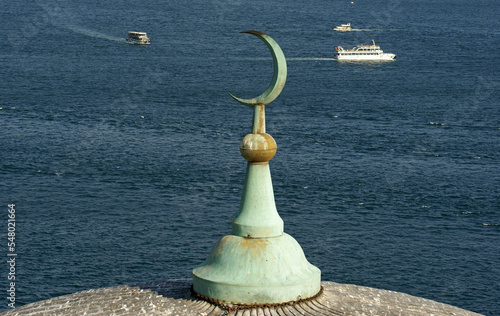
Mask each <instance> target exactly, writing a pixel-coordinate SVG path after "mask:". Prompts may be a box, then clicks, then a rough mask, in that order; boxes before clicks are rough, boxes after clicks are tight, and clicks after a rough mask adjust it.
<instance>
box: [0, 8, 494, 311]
mask: <svg viewBox="0 0 500 316" xmlns="http://www.w3.org/2000/svg"><path fill="white" fill-rule="evenodd" d="M498 15H499V6H498V4H497V3H496V1H494V0H477V1H465V0H453V1H452V0H439V1H428V0H423V1H422V0H419V1H416V0H410V1H400V0H392V1H391V0H389V1H381V0H377V1H367V0H354V1H352V2H351V1H335V2H332V1H323V0H321V1H315V2H304V1H298V0H288V1H272V2H268V1H241V0H240V1H225V0H213V1H199V0H195V1H191V2H189V3H186V2H185V1H167V2H166V1H160V2H158V1H149V0H146V1H132V0H128V1H126V0H116V1H107V2H102V1H93V0H82V1H78V2H74V1H73V2H72V3H67V2H66V1H57V0H48V1H41V0H34V1H29V0H26V1H19V2H13V3H9V5H8V6H4V8H2V10H1V12H0V18H1V21H2V39H3V40H2V41H1V44H0V47H1V49H0V74H1V78H2V82H1V84H0V95H1V99H0V108H1V109H0V120H1V124H0V132H1V136H0V149H1V151H0V175H1V177H0V192H1V194H0V201H1V205H0V208H2V209H3V211H2V212H1V213H0V214H3V215H0V216H2V217H3V218H2V222H3V223H4V227H3V228H0V233H1V236H2V239H3V245H4V246H3V248H2V249H4V253H3V254H0V255H1V256H3V257H4V263H3V264H2V265H0V272H1V274H0V282H1V283H2V288H5V289H8V288H9V284H10V283H9V282H10V281H9V280H8V276H9V264H8V263H7V262H6V261H7V260H8V259H9V257H8V255H9V254H13V253H15V254H16V255H17V257H16V260H17V261H16V266H15V278H16V279H15V299H16V300H15V306H21V305H23V304H27V303H31V302H35V301H38V300H43V299H47V298H50V297H54V296H59V295H64V294H70V293H74V292H77V291H82V290H86V289H91V288H100V287H107V286H113V285H122V284H128V283H133V282H139V281H152V280H165V279H174V278H189V277H190V274H191V270H192V269H193V268H194V267H196V266H197V265H199V264H201V262H202V261H203V260H204V259H205V258H206V257H207V256H208V254H209V251H210V249H211V247H212V246H213V244H214V243H215V242H216V241H217V240H218V239H219V238H220V237H221V236H223V235H225V234H228V233H230V227H231V220H232V219H233V218H234V217H235V215H236V212H237V210H238V206H239V201H240V197H241V193H242V187H243V179H244V173H245V163H246V162H245V160H244V159H243V158H242V157H241V156H240V154H239V151H238V144H239V142H240V141H241V139H242V138H243V137H244V136H245V135H246V134H247V133H249V132H250V131H251V122H252V110H251V109H250V108H248V107H246V106H243V105H241V104H238V103H236V102H235V101H234V100H233V99H231V98H230V96H229V95H228V94H227V92H228V91H230V92H231V93H233V94H235V95H237V96H239V97H243V98H251V97H254V96H257V95H259V94H260V93H262V92H263V91H264V90H265V89H266V88H267V85H268V84H269V82H270V80H271V77H272V69H273V68H272V67H273V64H272V59H271V56H270V53H269V51H268V49H267V47H266V46H265V45H264V43H262V42H261V41H260V40H259V39H258V38H256V37H255V36H252V35H249V34H240V33H239V32H240V31H244V30H248V29H255V30H259V31H262V32H265V33H268V34H269V35H270V36H271V37H273V38H274V39H275V40H276V41H277V42H278V43H279V45H280V46H281V48H282V50H283V52H284V54H285V56H286V57H287V60H288V79H287V83H286V86H285V88H284V90H283V92H282V93H281V95H280V96H279V98H277V99H276V100H275V101H274V102H272V103H271V104H269V105H268V106H267V107H266V114H267V115H266V120H267V121H266V123H267V132H268V133H269V134H271V135H272V136H273V137H274V138H275V140H276V142H277V144H278V152H277V154H276V156H275V158H274V159H273V160H272V161H271V162H270V166H271V173H272V177H273V184H274V192H275V199H276V205H277V209H278V211H279V213H280V215H281V217H282V218H283V220H284V222H285V231H286V232H287V233H289V234H290V235H292V236H293V237H295V238H296V239H297V240H298V241H299V243H300V244H301V246H302V247H303V249H304V251H305V253H306V256H307V258H308V260H309V261H310V262H311V263H313V264H314V265H316V266H318V267H319V268H320V269H321V270H322V279H323V280H326V281H334V282H339V283H353V284H357V285H363V286H369V287H375V288H380V289H387V290H394V291H400V292H404V293H408V294H412V295H416V296H421V297H425V298H428V299H433V300H436V301H439V302H443V303H448V304H452V305H456V306H458V307H461V308H465V309H469V310H472V311H476V312H479V313H483V314H486V315H498V314H500V305H499V303H498V297H500V242H499V240H500V227H499V225H500V197H499V195H500V193H499V191H500V171H499V170H500V169H499V167H500V163H499V162H500V148H499V144H500V102H499V101H498V100H499V94H498V92H499V90H500V89H499V88H500V82H499V75H498V74H499V73H500V67H499V63H498V52H499V51H500V41H499V39H500V23H499V22H498ZM347 22H351V24H352V26H353V28H354V29H356V30H357V31H355V32H345V33H341V32H334V31H332V27H333V26H336V25H340V24H343V23H347ZM128 31H142V32H147V33H148V35H149V37H150V38H151V45H149V46H138V45H129V44H127V43H126V42H125V41H124V39H125V37H126V34H127V32H128ZM371 40H375V42H376V43H377V45H379V46H380V47H381V48H382V49H383V50H384V51H385V52H388V53H395V54H397V58H396V61H394V62H385V63H345V62H337V61H336V60H334V59H333V57H334V56H333V54H334V47H335V46H343V47H344V48H351V47H353V46H355V45H357V44H361V43H364V44H366V43H370V42H371ZM12 204H14V205H15V207H14V208H15V216H16V218H15V220H16V222H15V223H16V228H15V244H16V245H15V249H14V252H11V251H9V249H8V247H7V245H8V242H9V241H8V237H9V235H8V232H9V231H8V226H7V225H8V224H7V221H8V214H9V212H8V211H9V209H10V208H9V207H8V205H12ZM8 294H9V293H8V292H4V296H0V297H5V299H2V298H0V307H1V308H2V309H7V308H8V303H9V301H8V299H7V295H8ZM2 301H3V303H2Z"/></svg>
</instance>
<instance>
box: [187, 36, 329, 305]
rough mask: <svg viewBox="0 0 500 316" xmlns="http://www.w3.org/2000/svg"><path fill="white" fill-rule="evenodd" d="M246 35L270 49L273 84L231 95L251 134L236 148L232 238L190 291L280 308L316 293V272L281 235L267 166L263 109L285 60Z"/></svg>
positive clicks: (196, 273)
mask: <svg viewBox="0 0 500 316" xmlns="http://www.w3.org/2000/svg"><path fill="white" fill-rule="evenodd" d="M246 33H250V34H253V35H256V36H258V37H259V38H260V39H262V40H263V41H264V42H265V43H266V45H267V46H268V47H269V49H270V51H271V54H272V55H273V61H274V76H273V81H272V82H271V85H270V86H269V88H268V89H267V90H266V91H265V92H264V93H263V94H262V95H260V96H259V97H257V98H253V99H240V98H237V97H235V96H233V95H231V96H232V97H233V98H234V99H236V100H237V101H238V102H240V103H243V104H245V105H249V106H252V107H253V108H254V117H253V128H252V133H250V134H248V135H246V136H245V137H244V138H243V140H242V141H241V143H240V152H241V154H242V156H243V157H244V158H245V159H246V160H247V170H246V175H245V184H244V187H243V194H242V197H241V203H240V208H239V211H238V214H237V216H236V218H235V219H234V220H233V223H232V235H228V236H224V237H222V239H220V240H219V241H218V242H217V243H216V244H215V246H214V248H213V249H212V252H211V253H210V256H209V257H208V259H207V260H206V261H205V262H204V263H203V264H202V265H201V266H199V267H197V268H195V269H194V270H193V289H194V291H195V292H196V293H198V294H200V295H203V296H206V297H209V298H212V299H215V300H219V301H222V302H226V303H234V304H271V303H284V302H289V301H295V300H297V299H304V298H308V297H312V296H314V295H315V294H316V293H318V292H319V291H320V288H321V271H320V270H319V269H318V268H317V267H315V266H313V265H311V264H310V263H309V262H308V261H307V259H306V257H305V255H304V252H303V251H302V248H301V247H300V245H299V244H298V243H297V241H296V240H295V239H294V238H292V237H291V236H290V235H288V234H286V233H284V232H283V220H282V219H281V218H280V216H279V214H278V211H277V210H276V204H275V201H274V193H273V185H272V181H271V172H270V169H269V161H270V160H271V159H272V158H273V157H274V155H275V154H276V150H277V146H276V142H275V141H274V139H273V137H272V136H271V135H269V134H267V133H266V127H265V105H266V104H268V103H270V102H271V101H273V100H274V99H275V98H276V97H277V96H278V95H279V94H280V92H281V90H282V89H283V87H284V84H285V81H286V60H285V56H284V55H283V52H282V51H281V48H280V47H279V46H278V44H277V43H276V42H275V41H274V40H273V39H272V38H271V37H269V36H268V35H266V34H264V33H261V32H257V31H246Z"/></svg>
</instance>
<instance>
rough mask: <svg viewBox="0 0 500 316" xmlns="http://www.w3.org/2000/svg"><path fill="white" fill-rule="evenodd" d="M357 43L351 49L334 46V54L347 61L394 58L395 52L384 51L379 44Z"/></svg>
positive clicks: (338, 58)
mask: <svg viewBox="0 0 500 316" xmlns="http://www.w3.org/2000/svg"><path fill="white" fill-rule="evenodd" d="M372 42H373V45H358V46H356V47H354V48H352V49H343V48H342V46H337V47H335V51H336V52H335V56H336V57H337V60H348V61H384V60H394V58H396V54H390V53H384V51H383V50H381V49H380V46H377V45H375V41H373V40H372Z"/></svg>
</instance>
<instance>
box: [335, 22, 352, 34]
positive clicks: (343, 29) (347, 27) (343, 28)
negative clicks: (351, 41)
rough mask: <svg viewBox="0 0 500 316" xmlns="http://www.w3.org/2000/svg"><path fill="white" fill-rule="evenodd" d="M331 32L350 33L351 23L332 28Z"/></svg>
mask: <svg viewBox="0 0 500 316" xmlns="http://www.w3.org/2000/svg"><path fill="white" fill-rule="evenodd" d="M333 30H334V31H338V32H350V31H352V28H351V23H347V24H340V26H335V27H333Z"/></svg>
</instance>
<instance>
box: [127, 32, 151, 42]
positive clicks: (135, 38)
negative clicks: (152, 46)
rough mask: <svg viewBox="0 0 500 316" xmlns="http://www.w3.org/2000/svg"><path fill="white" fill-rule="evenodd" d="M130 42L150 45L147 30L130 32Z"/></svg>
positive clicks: (128, 39) (128, 40) (128, 38)
mask: <svg viewBox="0 0 500 316" xmlns="http://www.w3.org/2000/svg"><path fill="white" fill-rule="evenodd" d="M127 42H128V43H129V44H140V45H149V37H148V35H147V34H146V33H145V32H128V37H127Z"/></svg>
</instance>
